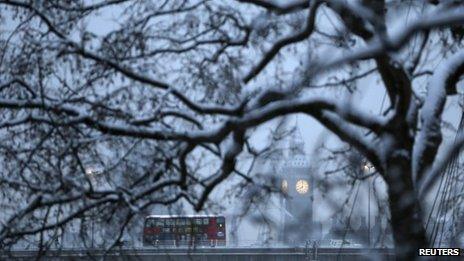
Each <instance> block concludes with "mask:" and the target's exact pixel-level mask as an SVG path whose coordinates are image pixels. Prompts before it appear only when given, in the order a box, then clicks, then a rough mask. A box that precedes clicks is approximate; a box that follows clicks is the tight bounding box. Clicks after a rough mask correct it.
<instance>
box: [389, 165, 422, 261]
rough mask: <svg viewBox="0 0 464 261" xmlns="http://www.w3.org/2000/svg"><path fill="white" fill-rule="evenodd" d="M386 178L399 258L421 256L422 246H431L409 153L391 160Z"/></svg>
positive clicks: (408, 258)
mask: <svg viewBox="0 0 464 261" xmlns="http://www.w3.org/2000/svg"><path fill="white" fill-rule="evenodd" d="M389 162H390V163H391V165H390V164H389V165H390V167H389V168H388V170H387V173H386V174H387V175H386V181H387V183H388V195H389V205H390V214H391V222H390V224H391V227H392V232H393V240H394V242H395V253H396V258H397V260H415V259H418V253H419V252H418V249H419V248H426V247H428V242H427V236H426V232H425V229H424V225H423V222H422V215H421V208H420V205H419V202H418V199H417V195H416V192H415V190H414V186H413V181H412V175H411V174H412V173H411V163H410V160H409V159H408V157H404V156H399V157H398V156H397V157H394V158H393V159H391V160H390V161H389Z"/></svg>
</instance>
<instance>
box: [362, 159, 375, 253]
mask: <svg viewBox="0 0 464 261" xmlns="http://www.w3.org/2000/svg"><path fill="white" fill-rule="evenodd" d="M361 168H362V171H363V172H364V174H365V175H370V174H372V173H374V172H375V167H374V165H372V163H370V162H368V161H366V162H364V164H363V165H362V167H361ZM367 182H368V183H367V185H368V192H367V242H368V244H369V247H371V182H370V176H368V177H367Z"/></svg>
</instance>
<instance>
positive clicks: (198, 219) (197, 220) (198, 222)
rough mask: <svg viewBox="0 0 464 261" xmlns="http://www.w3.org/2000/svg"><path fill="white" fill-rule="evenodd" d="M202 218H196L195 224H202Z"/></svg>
mask: <svg viewBox="0 0 464 261" xmlns="http://www.w3.org/2000/svg"><path fill="white" fill-rule="evenodd" d="M202 224H203V222H201V218H195V225H202Z"/></svg>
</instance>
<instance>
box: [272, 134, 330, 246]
mask: <svg viewBox="0 0 464 261" xmlns="http://www.w3.org/2000/svg"><path fill="white" fill-rule="evenodd" d="M286 151H287V152H286V153H284V157H283V158H282V164H279V165H280V167H279V169H278V173H277V175H278V177H279V179H280V182H281V190H282V198H281V205H282V209H283V213H282V223H283V226H282V231H281V240H282V242H283V243H286V244H304V243H305V242H306V241H307V240H312V239H319V237H320V232H321V231H320V227H317V226H315V224H314V222H313V199H314V189H315V184H314V178H313V175H312V173H311V168H310V165H309V160H308V159H307V157H306V154H305V152H304V143H303V140H302V138H301V135H300V134H299V133H298V130H295V131H294V133H293V135H291V140H290V143H289V148H287V149H286Z"/></svg>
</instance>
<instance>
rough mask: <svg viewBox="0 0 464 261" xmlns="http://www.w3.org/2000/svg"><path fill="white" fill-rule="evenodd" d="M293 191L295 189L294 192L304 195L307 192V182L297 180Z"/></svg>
mask: <svg viewBox="0 0 464 261" xmlns="http://www.w3.org/2000/svg"><path fill="white" fill-rule="evenodd" d="M295 189H296V192H298V193H299V194H306V193H308V190H309V184H308V181H306V180H304V179H300V180H298V181H297V182H296V185H295Z"/></svg>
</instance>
